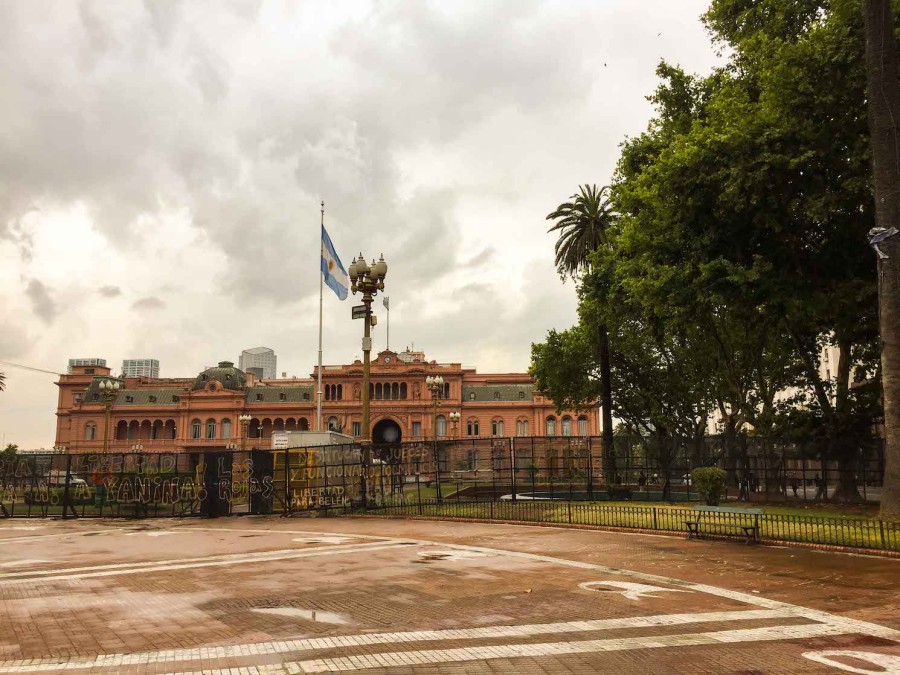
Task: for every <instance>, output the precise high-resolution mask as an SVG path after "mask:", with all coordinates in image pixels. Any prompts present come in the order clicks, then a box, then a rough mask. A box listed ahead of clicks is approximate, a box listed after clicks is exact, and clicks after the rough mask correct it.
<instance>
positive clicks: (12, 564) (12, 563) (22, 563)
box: [0, 540, 50, 567]
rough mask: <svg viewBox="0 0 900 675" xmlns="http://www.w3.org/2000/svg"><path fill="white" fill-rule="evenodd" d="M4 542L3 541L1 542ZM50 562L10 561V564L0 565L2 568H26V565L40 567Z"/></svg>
mask: <svg viewBox="0 0 900 675" xmlns="http://www.w3.org/2000/svg"><path fill="white" fill-rule="evenodd" d="M0 541H2V540H0ZM47 562H50V561H49V560H28V559H26V560H10V561H9V562H3V563H0V567H24V566H25V565H40V564H41V563H47Z"/></svg>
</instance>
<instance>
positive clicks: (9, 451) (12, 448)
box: [0, 443, 19, 459]
mask: <svg viewBox="0 0 900 675" xmlns="http://www.w3.org/2000/svg"><path fill="white" fill-rule="evenodd" d="M18 451H19V446H18V445H16V444H15V443H8V444H7V445H6V447H5V448H3V452H2V453H0V454H2V458H3V459H12V458H14V457H15V456H16V453H17V452H18Z"/></svg>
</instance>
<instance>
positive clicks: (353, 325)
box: [0, 0, 717, 448]
mask: <svg viewBox="0 0 900 675" xmlns="http://www.w3.org/2000/svg"><path fill="white" fill-rule="evenodd" d="M707 4H708V0H585V1H583V2H578V1H575V0H558V1H557V2H541V1H538V0H508V1H505V2H504V1H501V0H497V1H493V0H472V1H469V2H466V1H463V0H459V1H449V2H448V1H446V0H440V1H439V0H435V1H434V2H424V1H413V0H406V1H403V2H399V1H398V2H394V1H384V2H370V1H362V0H361V1H351V0H342V1H341V2H332V1H330V0H323V1H321V2H315V1H309V2H305V1H304V2H301V1H286V0H272V1H271V2H270V1H266V0H259V1H257V0H231V1H223V0H209V1H204V0H184V1H181V0H144V2H140V1H139V0H103V1H99V0H98V1H89V0H82V1H80V2H78V1H76V0H46V1H42V2H33V1H31V0H0V60H2V62H3V64H4V65H3V68H0V100H2V101H3V105H2V106H0V316H2V321H3V325H2V327H0V360H2V361H8V362H14V363H19V364H26V365H29V366H33V367H37V368H44V369H48V370H51V371H58V372H63V371H64V370H65V367H66V360H67V359H68V358H70V357H94V356H97V357H103V358H106V359H107V361H108V362H109V363H110V364H111V365H113V366H114V367H115V368H116V370H118V368H119V367H120V365H121V361H122V359H123V358H142V357H153V358H158V359H160V361H161V370H162V373H161V374H162V375H163V376H164V377H179V376H193V375H194V374H196V372H198V371H199V370H201V369H202V368H203V367H204V366H206V365H210V364H214V363H215V362H217V361H220V360H224V359H230V360H234V361H237V356H238V354H239V353H240V351H241V349H244V348H248V347H254V346H259V345H265V346H267V347H272V348H273V349H275V351H276V353H277V354H278V370H279V371H287V372H288V374H289V375H290V374H295V375H299V376H306V375H308V374H309V373H310V371H311V368H312V366H313V364H314V363H315V361H316V350H317V316H318V287H319V272H318V268H319V202H320V201H321V200H324V201H325V203H326V215H325V219H326V227H327V228H328V230H329V232H330V234H331V237H332V239H333V241H334V243H335V246H336V248H337V250H338V253H339V255H340V256H341V257H342V258H343V260H344V263H345V266H346V265H348V264H349V262H350V259H351V258H352V257H353V255H354V254H356V253H358V252H360V251H362V252H363V253H365V254H366V256H367V257H369V258H372V257H374V256H377V255H378V254H380V253H382V252H383V253H384V256H385V258H386V259H387V261H388V263H389V265H390V270H389V272H388V277H387V294H388V295H389V296H390V297H391V309H392V312H391V314H392V316H391V346H392V347H393V348H403V347H405V346H407V345H409V344H412V343H415V346H416V347H418V348H422V349H424V350H426V352H427V353H428V355H429V357H430V358H435V359H438V360H439V361H451V360H452V361H461V362H462V363H463V364H464V365H467V366H475V367H477V368H478V369H479V370H480V371H482V372H509V371H522V370H524V369H526V368H527V366H528V361H529V350H530V345H531V343H532V342H533V341H538V340H540V339H541V338H542V336H543V335H544V334H545V332H546V331H547V329H549V328H553V327H558V328H564V327H566V326H568V325H570V324H571V323H572V322H573V321H574V319H575V295H574V287H573V286H572V284H571V283H568V284H565V285H563V284H561V283H560V282H559V280H558V278H557V277H556V275H555V272H554V268H553V237H552V235H549V234H547V233H546V230H547V223H546V222H545V220H544V216H545V215H546V214H547V213H549V212H550V211H551V210H553V208H554V207H555V206H556V205H557V204H558V203H559V202H561V201H564V200H565V198H567V197H568V196H569V195H570V194H571V193H572V192H573V191H574V190H575V188H576V187H577V185H578V184H580V183H584V182H596V183H600V184H603V183H605V182H607V181H608V180H609V178H610V175H611V172H612V169H613V166H614V164H615V161H616V157H617V153H618V146H619V144H620V143H621V141H622V139H623V138H624V137H625V136H626V135H629V134H636V133H639V132H640V131H641V130H642V129H643V128H644V126H645V125H646V122H647V119H648V117H649V115H650V112H651V110H650V107H649V104H648V103H647V102H646V100H645V98H644V97H645V96H646V95H647V94H648V93H650V92H651V91H652V90H653V89H654V87H655V86H656V78H655V75H654V69H655V66H656V64H657V63H658V62H659V60H660V59H662V58H665V59H667V60H669V61H671V62H674V63H678V64H681V65H682V66H684V67H685V68H687V69H688V70H691V71H695V72H706V71H708V70H709V69H710V67H712V65H714V64H715V63H716V60H717V58H716V55H715V51H714V49H713V47H712V46H711V45H710V42H709V39H708V36H707V34H706V33H705V31H704V28H703V26H702V25H701V24H700V22H699V20H698V17H699V15H700V14H701V13H702V11H703V10H704V9H705V6H706V5H707ZM326 293H327V295H326V297H325V314H326V321H325V334H326V349H325V361H326V363H344V362H347V361H348V360H352V359H353V358H354V357H356V356H358V355H360V354H361V352H360V346H359V343H360V334H361V330H362V326H361V324H360V322H358V321H357V322H353V321H351V318H350V306H351V304H353V302H352V296H351V299H350V300H348V301H347V302H344V303H341V302H339V301H338V300H337V298H336V297H335V296H334V295H333V294H331V293H330V291H328V289H327V288H326ZM379 310H380V311H379V314H381V316H379V319H380V321H381V324H380V325H379V327H378V329H377V331H376V335H375V346H376V348H377V349H382V348H384V346H385V342H384V339H385V334H384V330H383V324H384V319H385V317H384V316H383V314H384V311H383V309H381V307H380V304H379ZM0 369H2V370H4V371H5V372H6V374H7V390H6V391H5V392H3V393H0V435H2V438H3V441H4V442H17V443H19V444H20V445H21V446H22V447H29V448H30V447H39V446H44V447H49V446H51V445H52V444H53V434H54V428H55V417H54V411H55V407H56V387H55V386H54V385H53V382H54V380H55V378H54V377H53V376H52V375H44V374H39V373H34V372H29V371H24V370H20V369H17V368H11V367H8V366H0Z"/></svg>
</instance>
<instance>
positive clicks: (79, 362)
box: [67, 359, 106, 374]
mask: <svg viewBox="0 0 900 675" xmlns="http://www.w3.org/2000/svg"><path fill="white" fill-rule="evenodd" d="M74 366H88V367H93V366H100V367H101V368H105V367H106V359H69V369H68V371H67V372H68V373H69V374H71V373H72V368H73V367H74Z"/></svg>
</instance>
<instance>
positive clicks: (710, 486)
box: [691, 466, 725, 506]
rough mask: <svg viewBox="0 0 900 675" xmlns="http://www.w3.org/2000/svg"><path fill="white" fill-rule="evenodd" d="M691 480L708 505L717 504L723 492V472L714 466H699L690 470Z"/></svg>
mask: <svg viewBox="0 0 900 675" xmlns="http://www.w3.org/2000/svg"><path fill="white" fill-rule="evenodd" d="M691 480H692V481H693V483H694V486H695V487H696V488H697V492H698V493H699V494H700V496H701V497H703V499H705V500H706V504H707V505H708V506H718V504H719V499H721V497H722V495H723V494H724V493H725V472H724V471H722V469H719V468H717V467H715V466H701V467H698V468H696V469H694V470H693V471H691Z"/></svg>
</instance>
